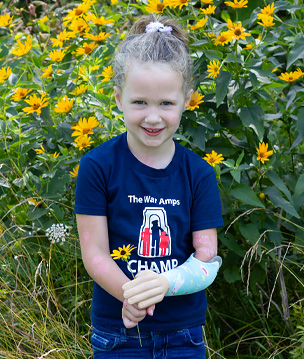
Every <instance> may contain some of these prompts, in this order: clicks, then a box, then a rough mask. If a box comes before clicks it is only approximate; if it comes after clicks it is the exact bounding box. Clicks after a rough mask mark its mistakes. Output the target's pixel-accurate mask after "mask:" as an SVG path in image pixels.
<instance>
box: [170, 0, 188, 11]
mask: <svg viewBox="0 0 304 359" xmlns="http://www.w3.org/2000/svg"><path fill="white" fill-rule="evenodd" d="M171 6H172V7H173V8H175V7H177V6H179V9H181V8H182V7H183V6H188V0H171Z"/></svg>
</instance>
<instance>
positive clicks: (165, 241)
mask: <svg viewBox="0 0 304 359" xmlns="http://www.w3.org/2000/svg"><path fill="white" fill-rule="evenodd" d="M169 243H170V238H169V236H168V234H167V233H166V232H165V231H163V232H162V234H161V236H160V244H159V249H160V250H161V252H160V256H161V257H164V256H165V255H166V251H167V249H168V248H169Z"/></svg>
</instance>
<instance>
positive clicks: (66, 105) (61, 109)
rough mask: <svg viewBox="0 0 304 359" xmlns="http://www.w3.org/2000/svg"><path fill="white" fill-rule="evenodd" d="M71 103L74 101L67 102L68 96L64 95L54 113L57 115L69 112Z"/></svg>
mask: <svg viewBox="0 0 304 359" xmlns="http://www.w3.org/2000/svg"><path fill="white" fill-rule="evenodd" d="M73 103H74V99H73V100H69V98H68V96H67V95H64V97H63V98H62V99H61V100H60V101H59V102H58V103H57V105H56V106H55V108H54V111H55V112H57V113H68V112H70V111H71V109H72V107H73Z"/></svg>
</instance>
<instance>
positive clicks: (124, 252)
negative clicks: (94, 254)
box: [111, 244, 136, 260]
mask: <svg viewBox="0 0 304 359" xmlns="http://www.w3.org/2000/svg"><path fill="white" fill-rule="evenodd" d="M135 248H136V247H134V246H133V245H132V246H131V244H128V245H127V246H125V245H123V246H122V248H121V247H118V249H113V252H112V254H111V257H113V259H114V260H116V259H123V260H128V258H129V257H130V255H131V252H132V251H133V249H135Z"/></svg>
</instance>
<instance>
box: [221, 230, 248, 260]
mask: <svg viewBox="0 0 304 359" xmlns="http://www.w3.org/2000/svg"><path fill="white" fill-rule="evenodd" d="M219 240H220V241H221V242H222V243H223V244H224V245H225V246H226V247H227V248H228V249H230V250H231V251H232V252H233V253H235V254H237V255H238V256H240V257H244V255H245V251H244V250H243V249H242V247H241V246H240V245H239V244H238V242H237V240H236V239H235V236H233V235H232V234H230V233H226V234H223V233H220V234H219Z"/></svg>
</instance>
